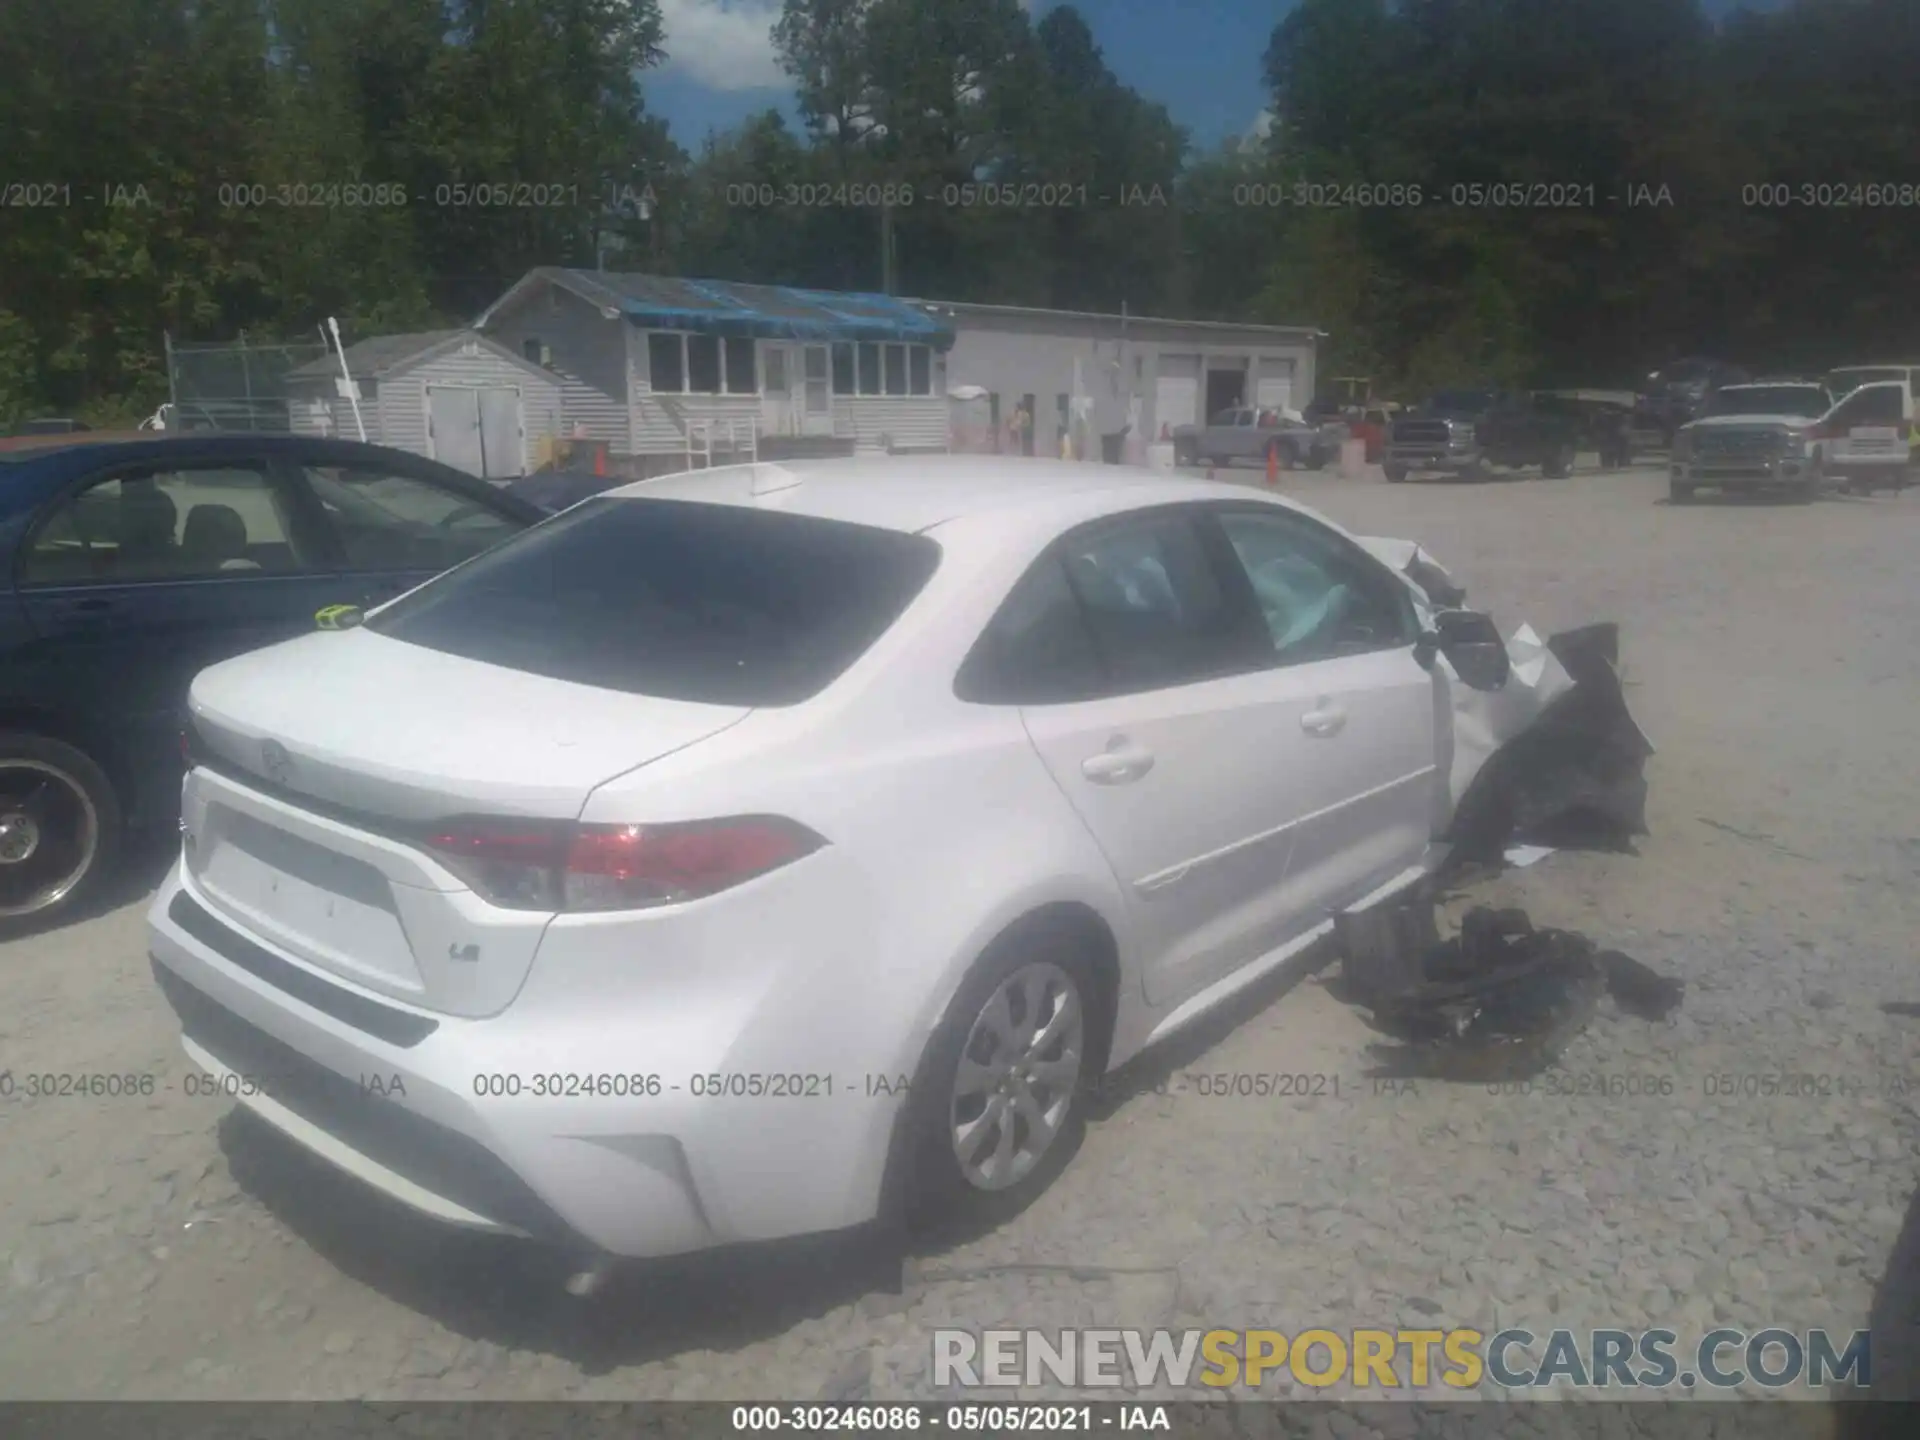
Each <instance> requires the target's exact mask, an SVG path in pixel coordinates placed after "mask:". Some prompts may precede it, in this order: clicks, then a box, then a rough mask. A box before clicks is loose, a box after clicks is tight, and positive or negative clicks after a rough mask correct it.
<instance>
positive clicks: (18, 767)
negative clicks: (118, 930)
mask: <svg viewBox="0 0 1920 1440" xmlns="http://www.w3.org/2000/svg"><path fill="white" fill-rule="evenodd" d="M120 832H121V815H120V804H119V801H118V799H117V798H116V797H115V795H114V793H113V785H112V782H111V781H109V780H108V779H107V776H106V773H105V772H104V771H102V770H101V768H100V767H99V766H98V765H97V764H95V763H94V761H93V760H92V759H91V758H90V757H88V756H87V755H86V754H85V753H84V752H82V751H80V750H77V749H75V748H74V747H73V746H71V745H68V744H66V743H65V742H64V741H60V740H52V739H49V738H47V737H46V736H44V735H30V734H24V733H17V732H12V733H0V932H5V931H10V930H17V929H22V928H25V927H27V926H30V925H36V924H44V923H47V922H50V921H52V920H55V919H57V918H58V917H59V916H60V915H62V914H64V913H65V912H67V911H68V910H71V909H72V908H73V907H74V906H75V905H77V904H79V903H80V902H81V901H82V900H84V899H85V898H86V897H87V896H88V895H89V894H90V893H91V892H92V891H93V890H94V889H95V888H96V887H97V886H98V885H99V883H100V880H101V879H102V877H103V876H105V875H106V874H107V873H108V872H109V871H110V870H111V869H112V867H113V863H114V860H115V859H116V858H117V856H118V854H119V849H120Z"/></svg>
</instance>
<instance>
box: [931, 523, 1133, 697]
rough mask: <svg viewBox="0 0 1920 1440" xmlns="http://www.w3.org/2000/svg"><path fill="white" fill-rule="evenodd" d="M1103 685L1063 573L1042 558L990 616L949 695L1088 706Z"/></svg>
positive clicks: (1052, 555)
mask: <svg viewBox="0 0 1920 1440" xmlns="http://www.w3.org/2000/svg"><path fill="white" fill-rule="evenodd" d="M1105 683H1106V671H1105V669H1104V668H1103V667H1102V665H1101V663H1100V652H1099V651H1098V650H1097V649H1095V648H1094V643H1093V634H1092V632H1091V631H1089V630H1088V629H1087V622H1086V617H1085V615H1084V614H1082V612H1081V609H1080V602H1079V600H1077V599H1076V598H1075V597H1074V593H1073V586H1072V585H1071V584H1069V583H1068V581H1067V571H1066V566H1065V564H1064V563H1063V561H1062V559H1061V556H1060V555H1059V554H1058V553H1057V552H1054V551H1049V552H1048V553H1047V554H1046V555H1045V556H1044V557H1043V558H1042V559H1041V560H1040V562H1039V563H1038V564H1036V565H1035V566H1034V567H1033V568H1032V569H1031V570H1029V571H1028V572H1027V573H1026V575H1025V576H1024V577H1023V578H1022V579H1021V581H1020V583H1019V584H1018V585H1015V586H1014V587H1013V592H1012V593H1011V594H1010V595H1008V596H1007V599H1006V602H1005V603H1004V604H1003V605H1001V607H1000V609H999V611H998V613H996V614H995V615H994V617H993V620H992V622H991V623H990V624H988V626H987V628H986V631H985V632H984V633H983V634H982V635H981V637H980V640H979V642H978V643H977V644H976V645H975V646H974V648H973V651H972V653H971V654H969V655H968V656H967V659H966V663H965V664H963V665H962V666H961V667H960V674H959V676H958V677H957V679H956V681H955V683H954V693H955V694H956V695H958V696H959V697H960V698H961V699H962V700H971V701H975V702H977V703H979V704H984V705H1053V704H1064V703H1070V702H1072V701H1076V700H1088V699H1092V698H1093V697H1094V696H1097V695H1099V694H1100V693H1101V691H1102V688H1103V686H1104V685H1105Z"/></svg>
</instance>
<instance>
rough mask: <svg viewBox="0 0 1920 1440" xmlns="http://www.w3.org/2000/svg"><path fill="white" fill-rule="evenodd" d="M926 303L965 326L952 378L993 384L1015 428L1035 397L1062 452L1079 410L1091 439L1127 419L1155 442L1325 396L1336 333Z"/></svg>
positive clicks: (1052, 445)
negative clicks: (1235, 411) (1318, 369)
mask: <svg viewBox="0 0 1920 1440" xmlns="http://www.w3.org/2000/svg"><path fill="white" fill-rule="evenodd" d="M914 303H915V304H916V305H918V306H920V307H921V308H923V309H924V310H926V311H927V313H929V314H930V315H933V316H936V317H937V318H939V319H940V320H942V321H944V322H945V323H946V324H948V325H951V326H952V327H953V330H954V342H953V348H952V350H951V351H950V352H949V354H948V356H947V383H948V385H949V386H950V387H954V388H958V387H962V386H977V387H979V388H980V389H982V390H985V391H986V392H987V410H988V413H989V415H990V417H991V421H992V423H994V424H995V425H997V426H999V427H1001V428H1002V429H1003V430H1004V427H1005V424H1006V422H1007V421H1008V420H1009V419H1010V418H1011V417H1012V415H1013V413H1014V411H1015V409H1016V408H1017V407H1018V406H1020V405H1022V404H1025V405H1026V406H1028V407H1029V413H1030V414H1031V415H1032V416H1033V421H1034V423H1033V426H1032V445H1033V449H1034V451H1035V453H1038V454H1047V455H1054V454H1058V453H1059V450H1060V438H1061V435H1062V434H1063V433H1064V432H1067V431H1069V430H1071V429H1073V428H1074V425H1073V422H1074V420H1075V418H1076V415H1084V417H1085V424H1084V426H1083V427H1081V434H1082V438H1083V439H1084V438H1087V437H1091V438H1092V439H1094V440H1096V441H1097V438H1098V437H1100V436H1112V435H1117V434H1119V433H1120V432H1121V431H1122V430H1126V431H1127V432H1128V438H1129V439H1132V440H1136V441H1151V440H1155V439H1158V438H1159V437H1160V436H1161V435H1162V434H1163V433H1165V432H1166V431H1171V430H1172V428H1173V427H1175V426H1177V425H1186V424H1192V423H1195V422H1197V421H1201V420H1204V419H1205V418H1206V417H1207V416H1209V415H1212V414H1216V413H1217V412H1219V411H1221V410H1225V409H1230V408H1232V407H1234V406H1239V405H1258V406H1261V407H1263V408H1268V407H1270V408H1274V409H1286V408H1292V409H1296V410H1297V409H1301V408H1303V407H1304V406H1305V405H1306V404H1307V403H1308V401H1310V400H1311V399H1312V398H1313V394H1314V385H1315V380H1316V376H1315V373H1314V363H1315V359H1316V357H1317V350H1318V342H1319V341H1320V340H1321V339H1322V338H1324V332H1322V331H1318V330H1314V329H1311V328H1308V327H1304V326H1274V325H1238V324H1220V323H1215V322H1211V321H1204V320H1167V319H1161V318H1157V317H1153V316H1141V315H1124V316H1123V315H1106V314H1098V313H1091V312H1086V311H1077V310H1033V309H1025V308H1022V307H1018V306H1010V305H969V304H959V303H949V302H944V301H929V300H919V301H915V302H914ZM1076 387H1077V388H1076ZM1076 394H1078V395H1079V396H1080V397H1081V404H1080V406H1079V407H1078V410H1077V411H1076V407H1075V404H1074V399H1075V396H1076ZM1080 448H1081V449H1082V450H1083V451H1084V450H1085V449H1086V448H1087V446H1086V445H1085V444H1082V445H1081V446H1080ZM1094 453H1098V452H1097V451H1095V452H1094Z"/></svg>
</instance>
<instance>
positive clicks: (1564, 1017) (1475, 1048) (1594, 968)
mask: <svg viewBox="0 0 1920 1440" xmlns="http://www.w3.org/2000/svg"><path fill="white" fill-rule="evenodd" d="M1435 923H1436V922H1435V919H1434V913H1433V902H1432V898H1431V894H1430V892H1427V891H1424V890H1423V891H1420V892H1416V893H1413V894H1410V895H1404V896H1400V897H1396V898H1395V899H1393V900H1390V901H1386V902H1383V903H1382V904H1379V905H1376V906H1374V907H1371V909H1369V910H1367V911H1365V912H1355V913H1350V914H1347V915H1343V916H1341V917H1339V923H1337V925H1336V933H1337V934H1338V935H1339V936H1340V938H1341V941H1342V944H1343V951H1342V961H1341V972H1342V973H1341V978H1342V980H1343V982H1344V984H1345V989H1346V992H1347V998H1349V999H1351V1000H1353V1001H1354V1002H1356V1003H1358V1004H1360V1005H1361V1006H1363V1007H1365V1008H1366V1009H1367V1010H1368V1011H1370V1012H1371V1015H1372V1021H1373V1025H1374V1027H1375V1028H1376V1029H1377V1030H1379V1031H1381V1032H1382V1033H1383V1034H1385V1035H1387V1036H1389V1037H1390V1038H1391V1039H1392V1041H1394V1042H1396V1043H1393V1044H1376V1045H1374V1046H1372V1047H1371V1052H1370V1053H1371V1055H1372V1058H1373V1060H1374V1062H1375V1066H1376V1069H1375V1073H1376V1074H1379V1075H1391V1076H1397V1077H1420V1078H1426V1079H1436V1080H1462V1081H1472V1080H1483V1081H1493V1080H1510V1079H1520V1078H1525V1077H1529V1076H1532V1075H1534V1074H1537V1073H1539V1072H1540V1071H1541V1070H1543V1069H1545V1068H1546V1067H1548V1066H1550V1065H1552V1064H1553V1063H1555V1061H1556V1060H1558V1058H1559V1056H1560V1054H1561V1052H1562V1051H1563V1050H1564V1048H1565V1046H1566V1044H1567V1042H1568V1041H1569V1040H1571V1039H1572V1038H1573V1037H1574V1036H1575V1035H1577V1034H1579V1033H1580V1031H1581V1030H1583V1029H1584V1028H1585V1027H1586V1025H1587V1023H1588V1022H1589V1021H1590V1020H1591V1019H1592V1018H1593V1015H1594V1013H1595V1011H1596V1009H1597V1007H1598V1005H1599V1002H1600V1000H1601V998H1602V997H1603V996H1611V997H1612V999H1613V1001H1614V1004H1615V1005H1616V1006H1617V1007H1618V1008H1619V1009H1620V1010H1622V1011H1624V1012H1626V1013H1628V1014H1631V1015H1636V1016H1639V1017H1640V1018H1642V1019H1647V1020H1664V1019H1665V1018H1666V1017H1667V1016H1668V1015H1670V1014H1672V1012H1673V1010H1674V1008H1675V1007H1677V1006H1678V1005H1679V1004H1680V1002H1681V999H1682V997H1683V995H1684V993H1685V987H1684V986H1683V985H1681V984H1680V983H1679V982H1678V981H1675V980H1671V979H1669V978H1667V977H1666V976H1664V975H1661V974H1660V973H1659V972H1657V971H1655V970H1654V969H1653V968H1652V967H1650V966H1648V965H1645V964H1642V963H1641V962H1640V961H1638V960H1636V959H1634V958H1633V957H1632V956H1630V955H1626V954H1623V953H1622V952H1620V951H1618V950H1602V949H1600V948H1599V947H1598V946H1596V945H1595V944H1594V943H1593V941H1591V940H1589V939H1588V938H1587V937H1586V936H1584V935H1579V934H1576V933H1575V932H1573V931H1569V930H1553V929H1536V928H1535V927H1534V925H1533V922H1532V921H1531V920H1530V919H1529V918H1528V916H1527V914H1526V912H1525V911H1524V910H1493V909H1489V908H1487V907H1486V906H1476V907H1475V908H1474V909H1472V910H1469V911H1468V912H1467V914H1466V915H1465V916H1464V917H1463V918H1462V920H1461V922H1460V933H1459V934H1458V935H1456V936H1454V937H1452V938H1451V939H1448V940H1429V939H1428V938H1427V937H1428V936H1429V935H1431V934H1434V933H1435Z"/></svg>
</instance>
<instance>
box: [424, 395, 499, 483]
mask: <svg viewBox="0 0 1920 1440" xmlns="http://www.w3.org/2000/svg"><path fill="white" fill-rule="evenodd" d="M427 454H428V456H429V457H431V458H432V459H435V460H438V461H439V462H440V463H441V464H442V465H451V466H452V467H453V468H454V469H456V470H464V471H466V472H467V474H469V475H485V474H486V473H487V467H486V461H485V459H484V457H483V455H482V453H481V449H480V401H479V397H478V396H477V394H476V393H475V392H474V391H472V390H470V389H468V388H467V387H465V386H464V385H463V386H452V385H429V386H428V387H427Z"/></svg>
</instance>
